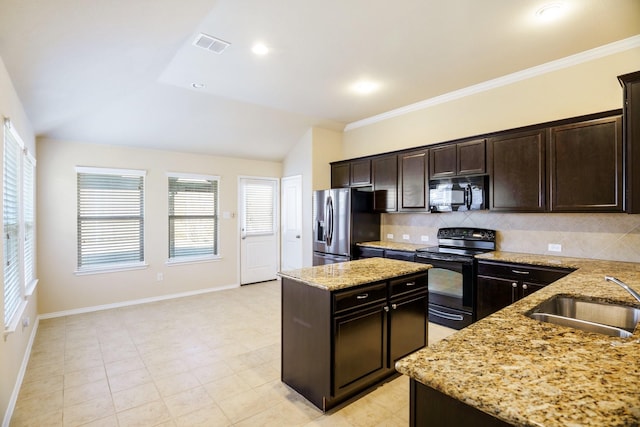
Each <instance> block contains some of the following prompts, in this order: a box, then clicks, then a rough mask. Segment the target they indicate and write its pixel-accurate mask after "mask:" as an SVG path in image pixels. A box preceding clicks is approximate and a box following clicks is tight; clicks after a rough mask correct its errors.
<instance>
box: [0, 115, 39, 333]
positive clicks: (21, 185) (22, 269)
mask: <svg viewBox="0 0 640 427" xmlns="http://www.w3.org/2000/svg"><path fill="white" fill-rule="evenodd" d="M35 165H36V161H35V159H34V158H33V157H32V156H31V155H30V154H29V153H28V151H27V150H26V149H25V147H24V144H23V142H22V140H21V139H20V137H19V136H18V134H17V132H16V131H15V129H14V128H13V126H12V125H11V122H10V121H9V120H8V119H5V123H4V157H3V169H2V170H3V192H2V194H3V212H2V217H3V231H4V233H3V234H4V246H3V249H4V260H3V261H4V262H3V283H4V289H3V290H4V317H3V320H4V327H5V333H7V332H12V331H14V330H15V328H16V326H17V323H18V320H19V318H20V315H21V313H22V310H23V309H24V307H25V306H26V300H25V298H26V297H27V296H29V295H30V294H31V293H32V292H33V290H34V288H35V286H36V283H37V281H36V276H35V215H34V206H35V186H34V180H35Z"/></svg>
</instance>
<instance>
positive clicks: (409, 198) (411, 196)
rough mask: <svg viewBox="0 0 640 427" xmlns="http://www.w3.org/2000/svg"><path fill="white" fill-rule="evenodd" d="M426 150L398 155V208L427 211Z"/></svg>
mask: <svg viewBox="0 0 640 427" xmlns="http://www.w3.org/2000/svg"><path fill="white" fill-rule="evenodd" d="M428 165H429V163H428V150H420V151H412V152H410V153H403V154H400V155H398V167H399V169H400V172H399V174H398V176H399V178H398V210H400V211H427V210H428V209H429V199H428V192H427V189H428V188H429V186H428V180H429V179H428Z"/></svg>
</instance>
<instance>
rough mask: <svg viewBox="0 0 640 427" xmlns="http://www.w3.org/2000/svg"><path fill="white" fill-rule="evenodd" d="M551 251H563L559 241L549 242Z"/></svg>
mask: <svg viewBox="0 0 640 427" xmlns="http://www.w3.org/2000/svg"><path fill="white" fill-rule="evenodd" d="M548 250H549V252H562V245H561V244H559V243H549V246H548Z"/></svg>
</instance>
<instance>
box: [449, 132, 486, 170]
mask: <svg viewBox="0 0 640 427" xmlns="http://www.w3.org/2000/svg"><path fill="white" fill-rule="evenodd" d="M485 145H486V144H485V140H484V139H479V140H475V141H468V142H460V143H458V144H456V148H457V150H458V164H457V174H458V175H478V174H483V173H485V172H486V171H487V168H486V163H485Z"/></svg>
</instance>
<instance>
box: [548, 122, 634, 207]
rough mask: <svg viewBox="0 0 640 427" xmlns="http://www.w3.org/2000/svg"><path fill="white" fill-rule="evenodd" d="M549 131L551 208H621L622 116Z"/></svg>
mask: <svg viewBox="0 0 640 427" xmlns="http://www.w3.org/2000/svg"><path fill="white" fill-rule="evenodd" d="M549 135H550V138H549V139H550V141H549V142H550V143H549V155H548V160H549V196H550V197H549V202H550V206H549V207H550V210H551V211H552V212H581V211H588V212H597V211H601V212H622V211H623V210H624V201H623V200H624V197H623V185H624V183H623V178H622V172H623V158H622V118H621V117H620V116H615V117H607V118H603V119H597V120H590V121H586V122H580V123H572V124H568V125H564V126H555V127H551V128H550V130H549Z"/></svg>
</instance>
